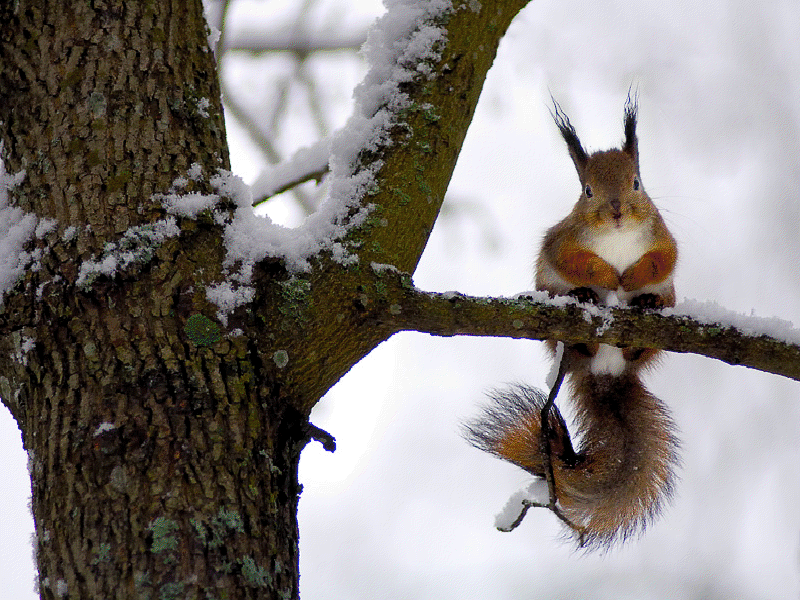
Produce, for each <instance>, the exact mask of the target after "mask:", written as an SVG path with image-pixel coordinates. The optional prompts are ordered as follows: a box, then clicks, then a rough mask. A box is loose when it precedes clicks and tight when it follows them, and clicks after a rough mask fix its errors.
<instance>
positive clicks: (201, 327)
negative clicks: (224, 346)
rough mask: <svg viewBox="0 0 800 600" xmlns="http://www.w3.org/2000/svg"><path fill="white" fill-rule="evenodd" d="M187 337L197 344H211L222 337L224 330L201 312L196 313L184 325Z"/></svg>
mask: <svg viewBox="0 0 800 600" xmlns="http://www.w3.org/2000/svg"><path fill="white" fill-rule="evenodd" d="M183 330H184V332H185V333H186V337H188V338H189V340H191V342H192V343H193V344H195V345H196V346H211V345H213V344H215V343H217V342H218V341H219V340H221V339H222V330H221V329H220V326H219V325H217V323H215V322H214V321H212V320H211V319H209V318H208V317H206V316H205V315H201V314H194V315H192V316H190V317H189V318H188V319H187V320H186V325H184V327H183Z"/></svg>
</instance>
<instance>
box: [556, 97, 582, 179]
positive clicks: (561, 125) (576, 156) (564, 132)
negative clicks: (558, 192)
mask: <svg viewBox="0 0 800 600" xmlns="http://www.w3.org/2000/svg"><path fill="white" fill-rule="evenodd" d="M550 99H551V100H552V101H553V110H551V111H550V114H551V115H552V116H553V120H554V121H555V122H556V125H557V126H558V130H559V131H560V132H561V137H563V138H564V141H565V142H567V149H568V150H569V155H570V156H571V157H572V162H573V163H575V169H576V170H577V171H578V177H579V178H580V180H581V182H583V173H584V171H585V170H586V163H587V162H588V161H589V155H588V154H586V150H584V149H583V145H582V144H581V141H580V139H578V134H577V132H576V131H575V128H574V127H573V126H572V123H570V122H569V117H567V115H566V114H565V113H564V111H563V110H562V109H561V106H560V105H559V104H558V102H556V99H555V98H553V97H552V96H550Z"/></svg>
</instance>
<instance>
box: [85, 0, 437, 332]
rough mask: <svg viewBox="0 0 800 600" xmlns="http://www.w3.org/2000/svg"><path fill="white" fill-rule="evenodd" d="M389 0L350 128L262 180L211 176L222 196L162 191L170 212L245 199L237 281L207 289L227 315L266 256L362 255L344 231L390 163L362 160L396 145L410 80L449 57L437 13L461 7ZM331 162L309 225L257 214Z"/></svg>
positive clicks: (235, 245)
mask: <svg viewBox="0 0 800 600" xmlns="http://www.w3.org/2000/svg"><path fill="white" fill-rule="evenodd" d="M387 7H388V8H389V11H388V12H387V13H386V15H385V16H384V17H382V18H381V19H379V20H378V21H377V23H376V25H375V26H374V27H373V29H372V30H371V32H370V34H369V37H368V39H367V43H366V44H365V48H364V53H365V55H366V56H367V58H368V60H369V62H370V70H369V72H368V73H367V75H366V77H365V78H364V81H363V82H362V83H361V84H360V85H359V86H358V87H357V88H356V91H355V99H356V110H355V112H354V115H353V116H352V117H351V119H350V120H349V122H348V123H347V125H346V126H345V127H344V128H343V129H341V130H340V131H339V132H337V133H336V134H334V135H333V136H332V137H331V138H330V139H326V140H322V141H321V142H319V143H318V144H316V145H314V146H312V147H311V148H306V149H303V150H300V151H298V152H297V153H295V155H294V156H293V157H292V158H291V159H290V160H289V161H288V162H287V163H285V164H283V165H278V166H275V167H271V168H270V169H267V170H265V171H264V172H262V173H261V175H260V176H259V177H258V179H257V180H256V182H255V184H254V185H253V187H252V188H249V187H248V186H246V185H245V184H244V182H243V181H242V180H241V179H240V178H238V177H236V176H235V175H233V174H231V173H227V172H224V173H220V174H218V175H215V176H213V177H211V179H210V181H211V184H212V186H213V187H214V188H215V191H216V193H217V194H218V196H214V195H203V194H180V193H179V190H180V188H182V187H184V185H185V183H184V181H183V180H176V181H175V182H174V184H173V192H172V193H170V194H167V195H163V196H162V202H163V204H164V206H165V208H166V209H167V211H168V212H169V213H170V214H173V215H176V216H184V217H189V218H196V217H197V215H199V214H200V213H201V212H203V211H205V210H214V206H215V205H216V203H217V201H218V200H219V197H226V198H230V199H231V200H233V201H234V203H235V204H236V207H237V208H236V209H235V211H234V214H233V218H232V219H231V220H230V221H224V222H225V232H224V244H225V259H224V265H223V266H224V268H225V269H226V270H227V271H228V281H226V282H223V283H220V284H219V285H217V286H214V287H212V288H209V289H208V292H207V297H208V298H209V300H211V301H212V302H214V303H215V304H217V306H218V307H219V309H220V314H219V316H220V318H222V319H224V318H225V315H226V314H227V312H229V311H230V310H232V309H233V308H236V307H237V306H241V305H243V304H246V303H247V302H250V301H251V300H252V299H253V297H254V294H255V291H254V290H253V288H252V287H251V285H250V283H251V275H252V271H253V267H254V266H255V264H256V263H257V262H259V261H261V260H263V259H264V258H267V257H274V258H279V259H282V260H283V262H284V264H285V266H286V267H287V269H288V270H289V271H290V272H292V271H294V272H298V271H308V270H309V269H310V268H311V261H312V259H313V257H315V256H317V255H319V254H320V253H321V252H325V251H327V252H330V253H331V256H332V258H333V259H334V260H336V261H338V262H340V263H342V264H353V263H356V262H358V257H357V255H356V254H354V253H353V252H352V249H351V248H348V247H347V246H346V245H345V244H344V243H342V242H341V240H342V238H344V237H345V235H346V234H347V232H348V231H349V230H350V229H351V228H353V227H357V226H359V225H360V224H361V223H363V222H364V219H365V218H366V217H367V215H368V214H369V212H370V211H371V210H372V205H370V204H369V203H365V202H364V197H365V195H367V194H368V193H370V192H371V191H373V190H375V189H376V185H377V184H376V175H377V173H378V172H379V171H380V169H381V167H382V166H383V163H382V161H381V160H380V159H376V160H373V161H372V162H371V163H370V164H366V165H362V164H360V159H359V157H361V156H363V155H364V153H365V152H367V153H376V152H378V151H379V150H380V149H381V148H384V147H387V146H390V145H391V143H392V142H391V138H390V131H391V129H392V128H393V127H394V126H395V125H397V124H398V123H399V122H400V117H399V114H400V112H401V111H402V110H403V109H404V108H407V107H408V106H409V105H410V100H409V98H408V96H407V95H406V94H405V93H403V92H401V91H400V84H401V83H406V82H409V81H412V80H413V79H415V78H417V77H420V76H424V77H431V76H432V71H431V70H430V67H429V66H426V65H427V64H429V63H432V62H434V61H436V60H438V59H439V57H440V54H439V50H438V49H439V48H440V47H441V45H442V44H443V43H444V42H445V40H446V36H445V31H444V29H442V28H440V27H437V26H436V25H434V24H433V22H434V21H435V20H436V19H437V18H439V17H441V16H443V15H444V14H445V13H446V12H448V11H451V10H452V4H451V3H450V1H449V0H429V1H425V2H419V1H411V0H391V1H389V2H387ZM326 164H327V165H329V169H330V172H331V176H330V179H329V181H330V184H329V194H328V197H327V198H326V199H325V200H324V201H323V202H322V204H321V205H320V207H319V209H318V210H317V211H316V212H315V213H313V214H312V215H309V216H308V217H307V218H306V220H305V221H304V223H303V224H302V225H300V226H299V227H297V228H294V229H288V228H286V227H282V226H280V225H276V224H274V223H272V222H271V221H270V220H269V219H268V218H265V217H259V216H257V215H255V214H254V212H253V209H252V204H253V197H254V196H256V197H264V196H269V195H270V194H271V193H273V192H274V191H275V190H277V189H280V188H281V187H282V186H284V185H285V184H286V183H288V182H291V181H294V180H296V179H298V178H300V177H302V176H304V175H306V174H308V173H314V172H317V171H319V170H321V169H322V168H324V166H325V165H326ZM201 174H202V170H201V169H200V167H199V165H192V168H191V169H190V172H189V177H190V178H191V179H198V178H199V177H200V176H201ZM220 222H223V220H222V218H221V221H220ZM95 268H96V269H98V270H100V271H101V272H104V270H105V269H115V268H117V264H116V263H115V262H114V261H109V264H105V263H103V262H100V263H98V264H97V265H96V266H95Z"/></svg>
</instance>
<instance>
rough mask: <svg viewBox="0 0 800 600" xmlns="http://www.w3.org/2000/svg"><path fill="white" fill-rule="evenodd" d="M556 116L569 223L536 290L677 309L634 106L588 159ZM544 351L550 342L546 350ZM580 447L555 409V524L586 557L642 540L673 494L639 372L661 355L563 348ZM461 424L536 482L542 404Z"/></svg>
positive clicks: (495, 400)
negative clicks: (573, 185) (642, 163)
mask: <svg viewBox="0 0 800 600" xmlns="http://www.w3.org/2000/svg"><path fill="white" fill-rule="evenodd" d="M554 106H555V112H554V114H553V117H554V119H555V121H556V125H557V126H558V128H559V130H560V132H561V135H562V137H563V138H564V140H565V141H566V143H567V148H568V149H569V153H570V156H571V157H572V161H573V163H574V164H575V168H576V169H577V171H578V177H579V179H580V182H581V188H582V190H581V195H580V198H579V199H578V202H577V203H576V204H575V206H574V207H573V209H572V212H571V213H570V214H569V215H567V217H566V218H565V219H564V220H562V221H561V222H559V223H558V224H556V225H555V226H553V227H551V228H550V229H549V230H548V231H547V233H546V235H545V238H544V243H543V244H542V249H541V252H540V253H539V258H538V261H537V263H536V289H537V290H544V291H547V292H548V293H549V294H550V295H551V296H554V295H571V296H574V297H575V298H577V299H578V300H579V301H581V302H592V303H596V304H602V305H628V306H632V307H638V308H641V309H647V308H661V307H665V306H674V305H675V288H674V286H673V270H674V268H675V263H676V259H677V247H676V244H675V239H674V238H673V237H672V235H671V234H670V232H669V231H668V229H667V227H666V225H665V224H664V220H663V219H662V218H661V215H660V214H659V212H658V209H657V208H656V206H655V205H654V204H653V201H652V200H651V199H650V197H649V196H648V195H647V193H646V192H645V190H644V187H643V185H642V181H641V176H640V173H639V153H638V143H637V138H636V118H637V102H636V100H635V98H634V99H633V100H631V99H630V98H629V99H628V102H627V104H626V107H625V121H624V124H625V140H624V142H623V145H622V147H621V148H620V149H613V150H606V151H600V152H594V153H593V154H587V152H586V151H585V150H584V148H583V146H582V144H581V142H580V140H579V139H578V135H577V133H576V131H575V128H574V127H573V126H572V125H571V124H570V122H569V119H568V118H567V116H566V115H565V114H564V113H563V111H562V110H561V108H560V107H559V106H558V104H557V103H554ZM548 345H549V347H550V349H551V351H553V352H554V351H555V347H556V342H555V341H550V342H548ZM564 353H565V360H566V361H567V362H566V365H565V366H566V375H567V380H568V381H569V387H570V391H571V400H572V403H573V406H574V413H575V427H576V430H577V436H576V437H577V438H578V439H579V440H580V443H579V445H578V448H576V449H574V448H573V444H572V438H571V436H570V433H569V431H568V429H567V425H566V423H565V421H564V419H563V418H562V416H561V414H560V413H559V412H558V409H557V407H556V406H553V407H552V408H551V410H550V412H549V429H550V431H549V433H550V435H549V437H550V442H549V455H550V461H549V462H550V466H551V467H552V472H553V478H552V481H553V486H554V489H555V496H556V499H557V502H558V504H557V506H558V509H559V510H560V512H561V515H562V516H563V517H565V518H566V519H567V520H568V521H569V522H570V523H571V524H572V525H573V526H574V527H573V533H574V534H575V535H576V537H577V538H578V539H579V541H580V543H581V544H582V545H585V546H586V547H598V546H599V547H606V548H608V547H610V546H611V545H612V544H613V543H614V542H616V541H620V540H624V539H626V538H628V537H629V536H631V535H633V534H636V533H639V532H641V531H642V530H643V529H644V527H645V526H646V525H647V523H648V522H649V521H650V520H652V519H653V518H654V517H655V516H656V515H657V514H658V513H659V511H660V509H661V507H662V506H663V504H664V502H665V501H666V500H668V499H669V498H670V496H671V493H672V489H673V486H674V480H675V474H674V468H675V466H676V464H677V462H678V457H677V450H678V445H679V444H678V440H677V438H676V435H675V429H676V428H675V425H674V422H673V421H672V418H671V417H670V415H669V413H668V411H667V408H666V407H665V406H664V404H663V403H662V402H661V401H660V400H659V399H658V398H656V397H655V396H653V395H652V394H650V393H649V392H648V391H647V389H645V387H644V385H643V384H642V382H641V380H640V378H639V372H640V371H641V370H642V369H643V368H644V367H646V366H648V365H652V363H653V361H654V360H655V359H656V357H657V355H658V351H657V350H654V349H650V348H617V347H613V346H609V345H606V344H597V343H593V344H583V343H579V344H571V345H566V347H565V349H564ZM491 400H492V401H491V403H490V405H489V406H487V407H486V410H485V411H484V413H483V415H482V416H480V417H479V418H478V419H477V420H476V421H474V422H473V423H471V424H469V425H467V427H466V435H467V438H468V440H469V441H470V442H471V443H472V444H473V445H475V446H477V447H478V448H480V449H482V450H485V451H487V452H490V453H492V454H494V455H496V456H498V457H500V458H502V459H504V460H507V461H510V462H512V463H514V464H516V465H518V466H519V467H521V468H523V469H525V470H526V471H528V472H530V473H532V474H534V475H537V476H539V477H541V478H544V477H545V469H546V467H547V463H546V457H545V455H544V453H545V450H544V448H545V447H547V446H544V445H543V444H542V439H541V418H542V417H541V414H542V408H543V407H544V405H545V402H546V400H547V398H546V396H545V395H544V394H542V393H541V392H539V391H538V390H535V389H533V388H528V387H526V386H514V387H512V388H510V389H507V390H502V391H500V392H497V393H495V394H494V395H493V397H492V399H491Z"/></svg>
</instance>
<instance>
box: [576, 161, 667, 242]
mask: <svg viewBox="0 0 800 600" xmlns="http://www.w3.org/2000/svg"><path fill="white" fill-rule="evenodd" d="M580 175H581V184H582V186H583V190H582V192H581V197H580V199H579V200H578V204H577V205H576V208H577V209H578V211H579V212H580V213H582V214H583V215H584V216H585V217H586V218H587V219H588V220H589V221H590V222H591V223H593V224H594V225H595V226H596V227H609V228H622V227H625V226H627V225H634V224H638V223H639V222H641V221H642V220H643V219H645V218H646V217H647V215H648V210H647V208H648V206H650V205H651V202H650V199H649V198H648V197H647V194H646V193H645V191H644V186H642V182H641V179H640V176H639V169H638V166H637V164H636V162H635V161H634V159H633V157H632V156H631V155H630V154H628V153H627V152H625V151H623V150H606V151H602V152H595V153H594V154H592V155H591V156H589V158H588V160H587V161H586V166H585V168H584V169H583V172H582V173H581V174H580Z"/></svg>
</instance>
